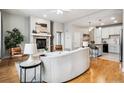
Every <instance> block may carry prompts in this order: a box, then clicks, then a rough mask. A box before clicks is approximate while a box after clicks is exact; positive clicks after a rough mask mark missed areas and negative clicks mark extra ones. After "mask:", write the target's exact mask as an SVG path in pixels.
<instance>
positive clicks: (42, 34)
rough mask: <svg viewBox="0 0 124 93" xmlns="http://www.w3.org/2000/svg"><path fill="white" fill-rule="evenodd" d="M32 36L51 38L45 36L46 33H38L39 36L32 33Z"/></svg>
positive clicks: (47, 35)
mask: <svg viewBox="0 0 124 93" xmlns="http://www.w3.org/2000/svg"><path fill="white" fill-rule="evenodd" d="M32 36H41V37H51V35H50V34H47V33H40V34H34V33H32Z"/></svg>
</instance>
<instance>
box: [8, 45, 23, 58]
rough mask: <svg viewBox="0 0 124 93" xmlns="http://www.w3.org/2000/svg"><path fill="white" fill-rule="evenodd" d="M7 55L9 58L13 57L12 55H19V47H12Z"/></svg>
mask: <svg viewBox="0 0 124 93" xmlns="http://www.w3.org/2000/svg"><path fill="white" fill-rule="evenodd" d="M9 54H10V56H11V57H12V56H14V55H19V54H21V48H20V47H14V48H10V49H9Z"/></svg>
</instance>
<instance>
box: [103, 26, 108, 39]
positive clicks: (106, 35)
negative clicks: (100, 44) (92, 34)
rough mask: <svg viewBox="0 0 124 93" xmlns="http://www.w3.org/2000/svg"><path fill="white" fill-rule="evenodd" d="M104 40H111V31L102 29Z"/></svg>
mask: <svg viewBox="0 0 124 93" xmlns="http://www.w3.org/2000/svg"><path fill="white" fill-rule="evenodd" d="M102 38H109V29H108V28H102Z"/></svg>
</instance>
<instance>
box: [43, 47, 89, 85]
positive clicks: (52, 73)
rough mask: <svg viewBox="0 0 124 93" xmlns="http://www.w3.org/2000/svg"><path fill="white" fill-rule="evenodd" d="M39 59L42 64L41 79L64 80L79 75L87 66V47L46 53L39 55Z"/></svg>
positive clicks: (48, 80)
mask: <svg viewBox="0 0 124 93" xmlns="http://www.w3.org/2000/svg"><path fill="white" fill-rule="evenodd" d="M41 60H42V61H43V64H44V73H43V81H45V82H55V83H56V82H65V81H68V80H71V79H73V78H75V77H77V76H79V75H80V74H82V73H83V72H85V71H86V70H87V69H88V68H89V65H90V60H89V48H79V49H76V50H73V51H70V52H61V53H59V52H54V53H48V54H47V56H46V57H41Z"/></svg>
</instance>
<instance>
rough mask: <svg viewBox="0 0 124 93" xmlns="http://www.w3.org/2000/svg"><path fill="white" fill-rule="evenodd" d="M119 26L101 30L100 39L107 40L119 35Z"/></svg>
mask: <svg viewBox="0 0 124 93" xmlns="http://www.w3.org/2000/svg"><path fill="white" fill-rule="evenodd" d="M120 31H121V26H111V27H104V28H102V38H109V36H110V35H119V34H120Z"/></svg>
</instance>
